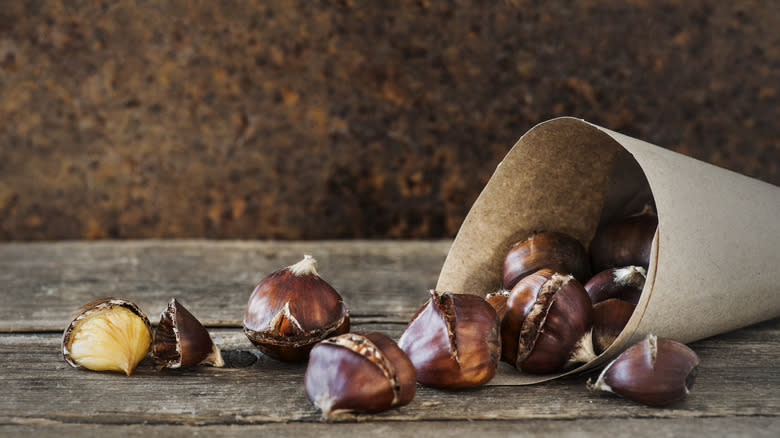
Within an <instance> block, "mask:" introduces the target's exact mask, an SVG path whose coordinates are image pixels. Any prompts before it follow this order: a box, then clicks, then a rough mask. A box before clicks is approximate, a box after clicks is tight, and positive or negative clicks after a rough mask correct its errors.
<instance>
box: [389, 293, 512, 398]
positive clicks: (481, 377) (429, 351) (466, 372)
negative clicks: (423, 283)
mask: <svg viewBox="0 0 780 438" xmlns="http://www.w3.org/2000/svg"><path fill="white" fill-rule="evenodd" d="M430 295H431V297H430V299H428V301H427V302H426V303H425V304H424V305H423V306H422V308H420V310H419V311H418V312H417V313H416V314H415V315H414V317H413V318H412V320H411V322H409V325H408V326H407V327H406V330H405V331H404V333H403V334H402V335H401V339H399V340H398V345H399V346H400V347H401V349H402V350H403V351H404V352H406V354H407V355H408V356H409V359H411V361H412V363H413V364H414V368H415V369H416V370H417V381H418V382H420V383H422V384H423V385H427V386H432V387H435V388H450V389H455V388H471V387H475V386H479V385H482V384H484V383H487V382H488V381H489V380H490V379H492V378H493V376H494V375H495V374H496V369H497V368H498V359H499V356H500V354H501V339H500V337H499V333H498V332H499V324H500V322H499V320H498V316H497V315H496V311H495V310H494V309H493V307H492V306H491V305H490V304H488V302H487V301H485V300H484V299H483V298H482V297H479V296H476V295H468V294H453V293H450V292H438V291H435V290H431V291H430Z"/></svg>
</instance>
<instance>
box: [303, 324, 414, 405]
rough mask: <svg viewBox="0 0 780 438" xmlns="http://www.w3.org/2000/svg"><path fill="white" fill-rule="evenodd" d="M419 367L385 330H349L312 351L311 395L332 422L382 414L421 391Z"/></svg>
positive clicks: (309, 370) (308, 377)
mask: <svg viewBox="0 0 780 438" xmlns="http://www.w3.org/2000/svg"><path fill="white" fill-rule="evenodd" d="M415 380H416V377H415V369H414V365H413V364H412V362H411V361H410V360H409V358H408V357H407V355H406V353H404V352H403V351H402V350H401V349H400V348H399V347H398V345H397V344H396V343H395V342H394V341H393V340H392V339H390V338H389V337H387V336H386V335H384V334H382V333H376V332H374V333H366V334H360V333H346V334H342V335H340V336H336V337H333V338H329V339H326V340H324V341H322V342H320V343H318V344H317V345H315V346H314V348H313V349H312V350H311V355H310V357H309V364H308V366H307V368H306V375H305V377H304V386H305V388H306V396H307V397H308V398H309V400H310V401H311V402H312V403H314V405H315V406H317V408H319V409H320V410H321V411H322V415H323V417H324V418H325V419H328V420H332V419H337V418H338V417H340V416H342V415H344V414H347V413H349V412H380V411H384V410H387V409H391V408H394V407H399V406H403V405H406V404H408V403H409V402H410V401H412V399H413V398H414V395H415V392H416V391H417V386H416V382H415Z"/></svg>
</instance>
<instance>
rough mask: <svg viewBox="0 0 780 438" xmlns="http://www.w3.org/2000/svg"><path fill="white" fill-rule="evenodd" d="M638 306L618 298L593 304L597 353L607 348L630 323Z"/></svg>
mask: <svg viewBox="0 0 780 438" xmlns="http://www.w3.org/2000/svg"><path fill="white" fill-rule="evenodd" d="M634 309H636V306H635V305H633V304H631V303H629V302H628V301H623V300H621V299H618V298H610V299H608V300H604V301H601V302H599V303H596V304H595V305H594V306H593V348H594V350H595V351H596V354H601V353H603V352H604V350H606V349H607V348H608V347H609V346H610V345H612V343H613V342H615V339H617V337H618V336H619V335H620V332H622V331H623V329H624V328H625V327H626V324H628V320H629V319H631V315H632V314H633V313H634Z"/></svg>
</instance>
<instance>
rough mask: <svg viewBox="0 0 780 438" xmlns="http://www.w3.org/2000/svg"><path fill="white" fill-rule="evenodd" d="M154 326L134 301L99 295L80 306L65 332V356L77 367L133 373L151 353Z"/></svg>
mask: <svg viewBox="0 0 780 438" xmlns="http://www.w3.org/2000/svg"><path fill="white" fill-rule="evenodd" d="M151 341H152V326H151V324H150V323H149V318H147V317H146V315H145V314H144V312H143V311H141V309H140V308H139V307H138V306H137V305H136V304H135V303H133V302H131V301H128V300H126V299H124V298H117V297H107V298H98V299H96V300H93V301H90V302H88V303H86V304H84V305H83V306H81V307H79V308H78V309H77V310H76V311H75V312H74V313H73V316H72V317H71V320H70V321H69V322H68V325H67V327H66V328H65V332H64V333H63V335H62V356H63V358H64V359H65V362H67V363H68V364H69V365H70V366H72V367H74V368H87V369H90V370H93V371H118V372H122V373H124V374H126V375H128V376H129V375H130V374H132V373H133V371H134V370H135V367H136V366H137V365H138V363H139V362H141V360H143V358H144V357H145V356H146V354H147V353H148V352H149V345H150V344H151Z"/></svg>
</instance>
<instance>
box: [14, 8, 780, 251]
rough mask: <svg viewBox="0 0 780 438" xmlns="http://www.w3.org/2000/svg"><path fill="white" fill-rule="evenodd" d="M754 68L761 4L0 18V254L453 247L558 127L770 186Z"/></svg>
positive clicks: (75, 11)
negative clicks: (211, 243) (509, 158)
mask: <svg viewBox="0 0 780 438" xmlns="http://www.w3.org/2000/svg"><path fill="white" fill-rule="evenodd" d="M573 3H576V6H573V5H572V4H573ZM778 72H780V8H778V7H777V3H776V2H775V1H769V0H767V1H731V2H724V1H719V0H710V1H689V0H679V1H671V0H667V1H650V0H647V1H642V0H634V1H599V0H591V1H580V2H570V1H568V0H566V1H564V0H559V1H545V2H530V1H529V2H525V1H511V0H504V1H479V2H467V1H457V2H437V1H381V2H380V1H357V0H355V1H304V0H300V1H257V2H248V1H199V2H188V1H140V0H139V1H118V2H113V1H105V2H101V1H95V0H81V1H66V0H60V1H8V2H3V7H2V8H0V239H2V240H8V239H62V238H104V237H106V238H108V237H111V238H114V237H119V238H129V237H157V236H159V237H185V236H204V237H220V238H228V237H245V238H296V239H297V238H342V237H440V236H453V235H454V234H455V233H456V232H457V229H458V227H459V225H460V222H461V220H462V219H463V217H464V215H465V214H466V212H467V211H468V208H469V206H470V204H471V202H472V201H473V200H474V199H475V198H476V196H477V195H478V193H479V191H480V189H481V188H482V185H483V184H484V183H485V182H486V181H487V179H488V177H489V176H490V174H491V172H492V170H493V168H494V167H495V165H496V164H497V163H498V161H499V160H500V158H501V157H502V156H503V155H504V153H505V152H506V151H507V150H508V148H509V147H510V146H511V145H512V144H513V143H514V141H515V140H516V139H517V138H518V137H519V136H520V135H522V134H523V133H524V132H525V131H526V130H527V129H529V128H530V127H531V126H533V125H534V124H536V123H538V122H540V121H544V120H546V119H548V118H551V117H555V116H559V115H574V116H578V117H582V118H585V119H587V120H590V121H593V122H596V123H599V124H602V125H604V126H607V127H610V128H612V129H614V130H618V131H622V132H624V133H627V134H629V135H633V136H636V137H638V138H642V139H645V140H648V141H650V142H653V143H656V144H659V145H663V146H667V147H669V148H671V149H674V150H677V151H680V152H682V153H685V154H688V155H692V156H694V157H697V158H700V159H703V160H705V161H708V162H711V163H713V164H716V165H720V166H723V167H727V168H730V169H733V170H736V171H738V172H741V173H745V174H747V175H750V176H754V177H757V178H760V179H762V180H765V181H768V182H771V183H774V184H778V183H780V174H779V173H778V162H779V161H780V148H779V144H780V127H779V126H778V120H780V117H778V115H779V114H778V107H779V105H778V103H779V102H778V93H779V92H780V91H779V90H778V87H780V76H779V75H780V73H778Z"/></svg>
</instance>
